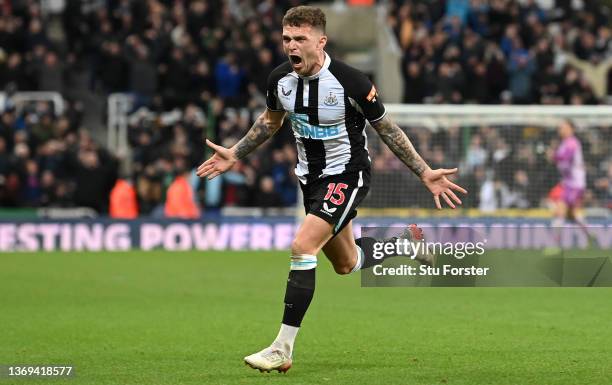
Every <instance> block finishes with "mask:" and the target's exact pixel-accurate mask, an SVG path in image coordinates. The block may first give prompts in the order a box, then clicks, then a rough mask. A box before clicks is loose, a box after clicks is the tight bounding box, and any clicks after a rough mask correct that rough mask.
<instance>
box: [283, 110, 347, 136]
mask: <svg viewBox="0 0 612 385" xmlns="http://www.w3.org/2000/svg"><path fill="white" fill-rule="evenodd" d="M289 120H291V125H292V127H293V131H294V132H295V133H296V134H297V135H298V136H300V137H302V138H311V139H327V138H335V137H337V136H338V135H339V134H340V128H339V126H338V125H334V126H316V125H313V124H310V123H308V116H307V115H305V114H290V116H289Z"/></svg>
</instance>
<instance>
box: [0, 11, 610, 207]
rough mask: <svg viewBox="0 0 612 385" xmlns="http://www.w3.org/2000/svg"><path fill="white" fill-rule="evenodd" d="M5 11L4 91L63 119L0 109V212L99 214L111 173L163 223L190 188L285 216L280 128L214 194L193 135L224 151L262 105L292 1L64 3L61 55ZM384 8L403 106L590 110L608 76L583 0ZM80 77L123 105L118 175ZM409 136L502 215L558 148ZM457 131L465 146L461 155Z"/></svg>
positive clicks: (592, 174)
mask: <svg viewBox="0 0 612 385" xmlns="http://www.w3.org/2000/svg"><path fill="white" fill-rule="evenodd" d="M13 3H14V6H13V8H11V7H10V6H4V7H3V8H2V9H0V14H1V15H2V16H1V17H0V48H1V50H0V89H3V90H6V91H8V92H9V93H10V92H14V91H16V90H19V91H24V90H46V91H57V92H61V93H63V95H64V96H65V97H66V98H67V99H68V100H69V103H68V106H69V108H67V109H66V111H65V112H64V113H63V114H62V115H60V116H55V115H54V114H53V111H52V110H51V109H50V107H49V105H47V104H45V103H38V104H36V105H33V106H29V107H28V108H17V107H18V106H8V108H6V109H5V111H3V112H2V113H1V119H0V206H2V207H6V206H18V207H20V206H25V207H39V206H66V205H76V206H86V207H92V208H94V209H95V210H96V211H98V212H100V213H107V212H108V210H109V209H108V207H109V199H110V198H109V197H110V196H111V190H112V189H113V186H114V183H115V181H116V180H117V178H118V177H121V178H123V179H127V180H130V181H131V182H132V183H131V186H133V187H132V190H133V193H134V194H135V196H137V198H138V207H139V211H140V213H141V214H151V215H164V214H166V215H168V207H166V206H168V205H167V203H168V201H169V199H168V197H167V195H168V194H167V193H168V191H172V192H174V191H184V190H182V189H179V188H175V189H171V186H172V185H173V183H174V182H177V183H176V186H181V184H180V183H179V182H181V183H183V182H184V183H183V185H185V186H189V187H190V188H191V189H192V191H193V201H194V204H195V206H196V207H198V209H199V210H203V211H204V212H205V211H206V210H207V209H209V208H216V207H222V206H232V205H233V206H257V207H273V206H282V207H286V206H292V205H294V204H295V202H296V193H297V188H296V183H297V181H296V179H295V176H294V175H293V172H292V170H293V167H294V164H295V161H296V153H295V146H294V145H293V140H292V134H291V132H290V130H289V129H283V130H280V132H279V134H277V136H276V137H275V138H274V139H273V140H272V141H270V143H268V144H266V145H265V148H264V149H263V150H261V151H259V152H257V153H256V154H254V155H252V156H250V157H249V158H248V159H247V160H246V161H244V162H239V164H238V165H237V166H236V168H235V170H233V172H231V173H228V174H226V175H224V176H223V177H222V178H218V179H217V180H216V181H213V182H212V183H211V182H203V181H198V180H197V178H194V177H193V176H192V175H191V174H189V171H190V170H192V168H193V167H194V166H195V165H197V164H199V163H200V162H201V161H202V159H203V158H204V157H205V155H207V153H205V149H204V146H203V138H209V139H211V140H213V141H215V142H217V143H219V144H222V145H225V146H231V145H232V144H233V143H235V142H236V140H237V139H238V138H240V137H241V136H242V135H243V134H244V133H245V132H246V131H247V130H248V128H249V127H250V124H251V123H252V121H253V118H254V115H255V114H256V112H257V111H260V110H261V109H262V108H263V106H265V100H264V95H265V86H266V79H267V74H268V73H269V72H270V71H271V70H272V69H273V68H274V67H275V66H276V65H278V64H279V63H280V62H282V61H284V60H285V57H284V54H283V53H282V50H281V33H280V25H281V22H280V21H281V18H282V15H283V13H284V10H286V9H287V8H288V7H290V6H292V5H296V4H297V3H299V2H296V1H290V0H288V1H272V0H268V1H262V2H259V1H240V2H229V1H204V0H195V1H185V2H178V1H177V2H174V1H161V0H151V1H138V0H118V1H109V2H106V3H105V2H99V4H98V3H96V2H91V8H90V9H85V8H84V7H83V4H82V3H81V2H80V1H66V8H65V10H64V12H63V15H62V19H61V20H62V23H61V25H62V26H63V36H64V37H65V39H64V43H63V44H58V43H57V41H56V39H52V38H51V37H50V36H49V33H48V30H49V28H48V26H47V24H46V23H47V22H48V21H47V20H46V19H45V17H44V16H43V14H42V13H41V10H40V6H39V5H38V2H36V1H25V2H21V3H22V4H23V6H22V7H18V6H17V4H20V2H13ZM390 3H391V4H390V8H389V10H390V12H389V17H388V19H389V24H390V27H391V28H392V29H393V30H394V31H395V32H396V34H397V39H398V42H399V44H400V47H401V48H402V51H403V53H404V55H403V61H402V68H403V70H404V76H405V90H404V102H408V103H465V102H475V103H541V104H564V103H565V104H596V103H602V102H604V101H605V98H606V96H607V95H608V93H609V91H608V84H609V83H610V80H609V77H610V75H609V74H610V72H609V71H604V70H603V69H604V68H609V67H611V66H612V60H611V59H610V58H612V37H611V36H612V35H611V29H610V27H609V20H610V19H609V18H610V15H609V13H606V12H605V10H606V8H604V7H601V6H600V2H599V1H584V2H582V7H581V9H578V10H574V9H572V8H571V4H572V2H571V1H564V0H557V1H556V2H553V1H534V0H526V1H520V2H519V1H514V0H491V1H484V0H472V1H468V0H456V1H453V0H447V1H443V0H432V1H419V0H414V1H393V2H390ZM546 3H550V4H553V3H554V4H553V5H554V6H553V7H551V8H547V4H546ZM4 4H6V2H5V3H4ZM96 4H98V5H96ZM237 25H241V26H243V27H242V28H236V26H237ZM331 39H332V40H333V36H332V37H331ZM83 69H86V71H88V74H87V75H88V87H89V88H90V89H91V91H93V92H95V93H97V94H98V95H99V96H100V97H103V98H105V97H106V95H108V94H110V93H113V92H128V93H131V94H132V95H133V96H134V102H135V103H134V106H133V111H134V113H133V115H132V116H131V118H130V123H129V141H130V144H131V146H132V153H131V158H130V159H128V161H129V163H130V164H131V168H130V170H131V173H130V174H129V175H121V174H122V172H120V167H119V164H120V159H117V158H115V156H114V155H111V154H110V153H109V152H108V151H106V150H105V149H104V148H103V147H101V146H100V145H98V144H96V143H95V142H94V141H93V140H92V139H91V136H90V135H89V134H88V133H87V131H86V130H83V129H81V119H80V116H81V114H82V111H81V110H80V109H82V106H81V103H80V101H78V100H71V97H72V94H71V92H70V89H71V86H72V84H73V83H74V79H73V78H72V74H73V73H75V72H78V71H81V72H82V71H83ZM221 85H222V86H221ZM383 99H384V95H383ZM407 130H408V133H409V134H410V137H411V138H412V139H413V140H414V142H415V144H416V145H417V148H418V149H419V151H421V152H423V154H424V157H425V158H426V159H427V160H428V161H429V162H430V163H431V164H432V166H442V165H444V166H454V165H457V164H459V165H460V166H461V167H462V170H463V171H462V175H461V178H463V179H464V180H465V183H466V184H467V187H468V189H469V190H471V191H479V190H484V188H485V186H489V185H491V183H492V185H491V186H492V188H489V190H491V191H495V192H497V193H499V194H498V195H500V194H504V195H505V196H507V197H508V198H505V199H503V200H502V202H501V203H499V202H498V206H499V207H536V206H539V205H540V204H541V199H542V198H543V197H545V196H546V193H547V191H548V190H547V188H549V187H550V186H544V185H542V184H538V185H536V184H535V183H533V182H534V181H535V180H537V179H534V178H537V177H539V176H540V175H539V173H543V172H546V173H550V174H551V176H550V177H548V179H546V180H551V181H553V180H554V176H552V175H554V170H553V169H552V165H551V167H550V168H544V167H540V166H541V163H540V161H541V159H539V158H538V157H539V156H544V155H545V151H543V150H541V146H544V147H547V146H549V145H550V144H551V142H552V141H553V140H554V136H553V135H551V134H550V132H548V134H542V135H541V136H533V135H530V131H529V130H530V129H529V128H525V129H514V130H504V129H497V128H488V127H480V128H474V129H472V128H458V127H457V128H453V129H450V130H448V131H446V132H443V133H440V134H434V133H431V132H429V131H427V130H424V129H417V128H407ZM464 130H470V132H471V133H472V134H473V136H472V138H471V142H470V143H469V144H467V143H465V145H464V143H463V142H462V141H461V140H459V137H460V136H461V135H462V134H463V131H464ZM606 130H607V131H606ZM598 132H599V134H593V133H590V132H589V133H587V134H588V135H584V136H583V137H582V139H583V140H584V141H585V143H584V145H585V154H587V164H588V165H590V169H589V187H590V189H589V190H590V196H589V199H591V202H597V204H604V205H606V204H608V205H609V204H610V196H611V195H612V192H610V191H609V187H608V186H610V185H611V184H612V183H610V182H612V159H609V154H610V153H612V149H611V148H608V147H607V146H610V141H609V140H607V141H606V140H602V139H601V138H602V137H603V138H606V136H605V135H607V138H610V137H611V136H610V135H612V132H610V127H607V128H602V129H601V130H599V131H598ZM598 135H599V136H598ZM518 139H521V140H522V143H524V142H525V141H526V142H527V143H528V145H526V146H523V145H521V146H519V145H518ZM539 146H540V147H539ZM595 149H596V151H595ZM606 156H608V159H606ZM372 159H373V167H374V169H375V170H376V171H375V173H377V172H379V173H380V174H384V173H388V172H389V171H393V170H396V169H400V168H402V167H403V166H401V164H400V163H399V161H398V160H397V159H395V158H394V157H393V156H392V155H391V154H390V152H388V151H386V150H385V149H382V148H381V149H379V148H373V149H372ZM121 160H122V161H126V159H121ZM504 162H505V163H504ZM493 164H494V165H495V166H494V167H488V166H489V165H493ZM488 182H490V183H489V185H487V183H488ZM551 183H552V182H551ZM489 190H487V191H489ZM421 195H423V194H421ZM485 195H486V194H485ZM485 198H486V196H484V195H483V194H472V195H470V197H468V202H467V205H468V206H471V207H478V206H482V205H483V201H486V199H485ZM402 203H405V204H407V205H417V204H426V205H430V204H431V203H430V202H429V201H427V202H426V203H423V202H418V201H416V200H414V199H413V200H409V201H408V202H402ZM390 204H392V203H390ZM190 212H191V213H192V214H193V213H196V214H193V215H199V214H200V213H201V211H197V212H196V211H193V210H191V211H190Z"/></svg>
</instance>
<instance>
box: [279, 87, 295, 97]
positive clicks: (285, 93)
mask: <svg viewBox="0 0 612 385" xmlns="http://www.w3.org/2000/svg"><path fill="white" fill-rule="evenodd" d="M291 91H293V90H291V89H290V90H289V91H285V87H283V86H281V92H282V93H283V95H285V96H289V95H291Z"/></svg>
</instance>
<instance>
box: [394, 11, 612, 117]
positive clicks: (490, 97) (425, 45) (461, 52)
mask: <svg viewBox="0 0 612 385" xmlns="http://www.w3.org/2000/svg"><path fill="white" fill-rule="evenodd" d="M392 4H393V5H392V6H391V7H390V9H389V17H388V19H389V23H390V25H391V26H392V28H393V30H394V31H395V33H396V36H397V39H398V42H399V44H400V47H401V49H402V52H403V66H402V68H403V73H404V78H405V83H404V87H405V88H404V102H406V103H423V102H427V103H458V104H459V103H479V104H493V103H512V104H530V103H537V104H577V105H580V104H597V103H600V102H602V101H604V100H605V99H606V98H607V97H608V96H609V95H610V94H611V92H610V90H611V88H610V87H612V86H611V85H612V71H610V70H611V69H612V29H611V24H610V23H611V21H612V19H611V17H612V15H611V14H610V9H609V8H608V7H606V6H604V2H602V1H600V0H588V1H572V0H556V1H555V0H521V1H518V0H427V1H425V0H404V1H397V0H396V1H393V2H392Z"/></svg>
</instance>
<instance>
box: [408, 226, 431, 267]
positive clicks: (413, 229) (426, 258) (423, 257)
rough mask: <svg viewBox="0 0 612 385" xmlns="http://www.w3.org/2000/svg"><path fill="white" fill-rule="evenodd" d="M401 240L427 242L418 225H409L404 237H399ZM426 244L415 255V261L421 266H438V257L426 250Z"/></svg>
mask: <svg viewBox="0 0 612 385" xmlns="http://www.w3.org/2000/svg"><path fill="white" fill-rule="evenodd" d="M399 238H400V239H407V240H409V241H410V242H423V243H424V242H425V239H424V237H423V229H421V228H420V227H418V226H417V225H416V223H413V224H411V225H408V228H407V229H406V230H404V232H403V233H402V235H400V236H399ZM424 246H425V244H423V248H422V249H421V250H420V251H419V252H418V253H417V254H416V255H415V257H414V259H416V260H417V261H418V262H419V263H420V264H421V265H426V266H432V267H433V266H435V265H436V256H435V254H429V253H427V250H425V248H424Z"/></svg>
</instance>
